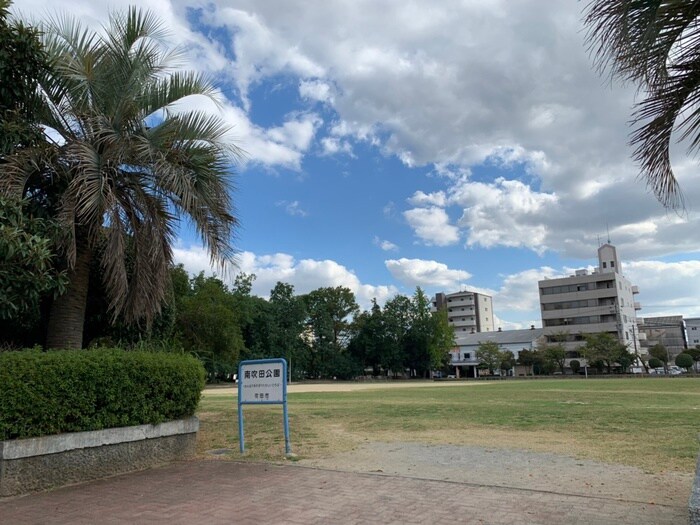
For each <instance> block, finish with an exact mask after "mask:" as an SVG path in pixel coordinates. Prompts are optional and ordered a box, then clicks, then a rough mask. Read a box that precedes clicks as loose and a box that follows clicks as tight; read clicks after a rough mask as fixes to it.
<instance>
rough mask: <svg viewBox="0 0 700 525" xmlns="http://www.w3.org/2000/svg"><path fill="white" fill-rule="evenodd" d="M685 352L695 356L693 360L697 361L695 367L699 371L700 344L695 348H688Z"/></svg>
mask: <svg viewBox="0 0 700 525" xmlns="http://www.w3.org/2000/svg"><path fill="white" fill-rule="evenodd" d="M685 353H686V354H688V355H689V356H690V357H692V358H693V361H695V364H694V365H693V367H694V369H695V370H696V371H697V368H698V362H700V345H697V346H695V348H688V349H687V350H686V351H685Z"/></svg>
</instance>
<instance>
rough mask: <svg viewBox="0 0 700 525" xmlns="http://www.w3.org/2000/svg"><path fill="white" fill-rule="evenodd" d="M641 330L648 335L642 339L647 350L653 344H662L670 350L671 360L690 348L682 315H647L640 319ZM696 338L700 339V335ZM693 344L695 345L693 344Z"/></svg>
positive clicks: (669, 356) (669, 358)
mask: <svg viewBox="0 0 700 525" xmlns="http://www.w3.org/2000/svg"><path fill="white" fill-rule="evenodd" d="M639 330H640V332H641V333H642V334H645V335H646V340H643V341H642V347H643V348H644V350H645V352H646V349H647V348H649V347H651V346H654V345H656V344H662V345H664V347H665V348H666V352H668V353H667V355H668V360H669V361H670V362H673V360H674V359H675V358H676V356H677V355H678V354H680V353H681V352H683V351H684V350H685V349H686V348H688V342H687V341H686V324H685V322H684V321H683V316H682V315H667V316H662V317H645V318H643V319H640V323H639ZM696 339H700V337H699V336H698V335H696ZM696 344H697V343H696ZM691 346H695V345H692V344H691Z"/></svg>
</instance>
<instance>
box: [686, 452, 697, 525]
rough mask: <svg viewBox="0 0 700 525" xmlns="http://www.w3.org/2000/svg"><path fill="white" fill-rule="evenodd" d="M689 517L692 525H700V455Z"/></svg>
mask: <svg viewBox="0 0 700 525" xmlns="http://www.w3.org/2000/svg"><path fill="white" fill-rule="evenodd" d="M688 516H689V522H690V525H700V455H698V463H697V465H696V466H695V481H694V482H693V488H692V490H691V491H690V501H689V502H688Z"/></svg>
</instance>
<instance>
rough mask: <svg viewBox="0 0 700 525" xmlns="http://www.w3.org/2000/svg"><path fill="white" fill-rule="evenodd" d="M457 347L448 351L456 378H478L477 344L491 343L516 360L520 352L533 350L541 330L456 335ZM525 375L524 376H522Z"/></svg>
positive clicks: (538, 340)
mask: <svg viewBox="0 0 700 525" xmlns="http://www.w3.org/2000/svg"><path fill="white" fill-rule="evenodd" d="M456 339H457V347H456V348H454V349H453V350H451V351H450V356H451V360H450V366H453V367H454V368H455V376H456V377H478V366H479V361H478V360H477V358H476V351H477V349H478V348H479V343H485V342H488V341H493V342H495V343H496V344H498V346H499V348H500V349H501V350H504V351H505V350H509V351H511V352H513V354H514V355H515V358H516V360H517V359H518V355H519V353H520V351H521V350H534V349H535V348H537V345H538V344H540V343H541V342H542V340H543V330H542V328H535V327H534V326H533V327H532V328H530V329H529V330H505V331H500V330H497V331H490V332H481V333H473V334H472V333H470V334H464V335H460V334H457V336H456ZM523 375H525V374H523Z"/></svg>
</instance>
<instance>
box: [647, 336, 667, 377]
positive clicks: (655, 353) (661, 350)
mask: <svg viewBox="0 0 700 525" xmlns="http://www.w3.org/2000/svg"><path fill="white" fill-rule="evenodd" d="M649 355H650V356H652V357H655V358H656V359H658V360H659V361H661V362H662V363H663V367H664V371H666V372H668V350H667V349H666V347H665V346H664V345H662V344H661V343H656V344H655V345H653V346H650V347H649ZM649 366H651V365H649ZM652 368H658V367H652Z"/></svg>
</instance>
